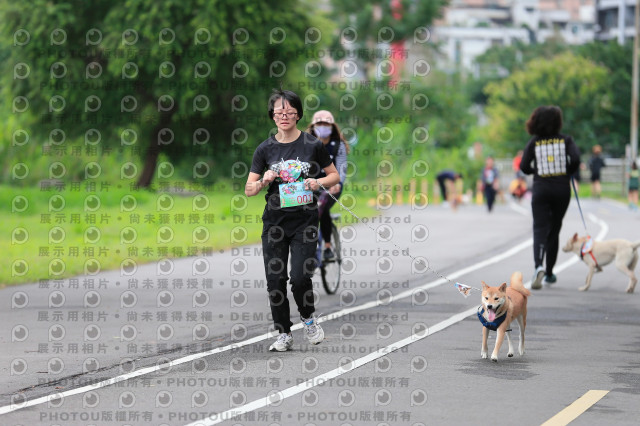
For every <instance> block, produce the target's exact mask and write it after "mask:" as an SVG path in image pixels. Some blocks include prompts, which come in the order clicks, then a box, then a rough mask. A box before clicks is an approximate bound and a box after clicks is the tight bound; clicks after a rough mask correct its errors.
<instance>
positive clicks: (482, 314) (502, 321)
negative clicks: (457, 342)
mask: <svg viewBox="0 0 640 426" xmlns="http://www.w3.org/2000/svg"><path fill="white" fill-rule="evenodd" d="M530 295H531V292H530V291H529V290H527V289H526V288H524V286H523V285H522V273H521V272H514V273H513V274H512V275H511V283H510V285H509V287H507V283H502V284H501V285H500V286H498V287H491V286H488V285H487V284H486V283H485V282H484V281H482V305H481V306H480V308H482V309H480V308H479V309H478V319H479V320H480V322H481V323H482V325H483V327H482V351H481V352H480V356H482V358H487V355H488V348H487V338H488V337H489V330H493V331H497V332H498V335H497V337H496V346H495V347H494V348H493V353H492V354H491V360H492V361H493V362H498V352H499V351H500V346H502V342H503V340H504V335H505V334H506V335H507V341H508V342H509V352H508V353H507V356H509V357H512V356H513V346H512V345H511V336H510V331H511V330H510V328H509V327H510V325H511V322H512V321H513V320H514V319H515V320H516V321H517V322H518V326H519V328H520V344H519V346H518V353H519V354H520V355H524V329H525V327H526V326H527V297H529V296H530Z"/></svg>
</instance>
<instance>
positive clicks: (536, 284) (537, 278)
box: [531, 266, 544, 290]
mask: <svg viewBox="0 0 640 426" xmlns="http://www.w3.org/2000/svg"><path fill="white" fill-rule="evenodd" d="M542 278H544V268H543V267H542V266H538V267H537V268H536V271H535V272H534V273H533V278H531V288H532V289H534V290H540V289H541V288H542Z"/></svg>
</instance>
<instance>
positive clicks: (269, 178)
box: [262, 170, 278, 184]
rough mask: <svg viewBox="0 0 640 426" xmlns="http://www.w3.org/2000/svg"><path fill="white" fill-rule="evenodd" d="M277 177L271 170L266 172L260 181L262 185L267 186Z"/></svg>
mask: <svg viewBox="0 0 640 426" xmlns="http://www.w3.org/2000/svg"><path fill="white" fill-rule="evenodd" d="M277 177H278V174H277V173H276V172H274V171H273V170H267V171H266V172H265V174H264V176H262V181H263V182H264V183H267V184H269V183H271V182H273V181H274V180H275V179H276V178H277Z"/></svg>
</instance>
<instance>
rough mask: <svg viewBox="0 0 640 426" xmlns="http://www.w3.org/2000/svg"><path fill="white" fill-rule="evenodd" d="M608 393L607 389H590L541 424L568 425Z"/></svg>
mask: <svg viewBox="0 0 640 426" xmlns="http://www.w3.org/2000/svg"><path fill="white" fill-rule="evenodd" d="M608 393H609V391H607V390H590V391H588V392H587V393H585V394H584V395H582V396H581V397H580V398H578V399H577V400H575V401H574V402H573V404H571V405H569V406H568V407H567V408H565V409H564V410H562V411H560V412H559V413H558V414H556V415H555V416H553V417H551V418H550V419H549V420H547V421H546V422H544V423H543V424H542V426H565V425H568V424H569V423H571V422H572V421H574V420H575V419H576V418H577V417H578V416H579V415H580V414H582V413H584V412H585V411H587V410H588V409H589V408H590V407H591V406H592V405H593V404H595V403H596V402H598V401H600V399H602V397H603V396H605V395H606V394H608Z"/></svg>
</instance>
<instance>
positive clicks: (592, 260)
mask: <svg viewBox="0 0 640 426" xmlns="http://www.w3.org/2000/svg"><path fill="white" fill-rule="evenodd" d="M588 239H589V237H578V234H574V235H573V237H571V238H569V241H567V244H566V245H565V246H564V247H563V248H562V251H565V252H574V253H576V254H577V255H578V256H580V258H581V259H582V261H583V262H584V263H586V264H587V266H588V267H589V273H588V274H587V282H586V284H585V285H584V286H583V287H580V291H586V290H589V287H591V278H593V274H594V273H595V272H600V271H602V267H603V266H605V265H608V264H609V263H611V262H612V261H614V260H615V261H616V267H617V268H618V269H619V270H620V271H621V272H623V273H624V274H625V275H627V276H628V277H629V286H628V287H627V293H633V290H634V289H635V288H636V284H637V283H638V279H637V278H636V277H635V274H634V273H633V270H634V269H635V267H636V263H638V250H637V248H638V247H640V241H636V242H635V243H632V242H630V241H627V240H621V239H618V240H608V241H593V242H592V244H593V245H592V247H591V249H590V250H583V247H584V245H585V244H586V243H587V240H588Z"/></svg>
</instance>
